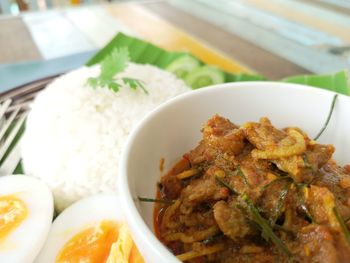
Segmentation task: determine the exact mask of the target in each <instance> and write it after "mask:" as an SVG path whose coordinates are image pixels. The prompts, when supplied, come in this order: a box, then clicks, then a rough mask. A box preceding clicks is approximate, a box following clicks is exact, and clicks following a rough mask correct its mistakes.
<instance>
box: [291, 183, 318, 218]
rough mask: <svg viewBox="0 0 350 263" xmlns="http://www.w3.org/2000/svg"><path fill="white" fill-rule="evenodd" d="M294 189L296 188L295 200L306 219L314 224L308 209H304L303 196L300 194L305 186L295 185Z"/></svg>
mask: <svg viewBox="0 0 350 263" xmlns="http://www.w3.org/2000/svg"><path fill="white" fill-rule="evenodd" d="M295 187H296V188H297V198H298V201H299V204H300V207H301V209H302V210H303V211H304V213H305V215H306V216H307V218H308V219H309V220H310V221H311V222H314V219H313V218H312V216H311V214H310V212H309V209H308V208H307V207H306V204H305V200H304V194H303V193H302V190H303V188H304V187H305V184H297V183H295Z"/></svg>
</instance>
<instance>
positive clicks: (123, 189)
mask: <svg viewBox="0 0 350 263" xmlns="http://www.w3.org/2000/svg"><path fill="white" fill-rule="evenodd" d="M252 85H254V86H265V87H266V86H271V87H275V88H288V89H298V90H302V91H303V92H308V93H310V92H311V93H314V94H315V95H328V96H330V101H331V99H332V97H333V95H335V94H338V100H339V99H340V100H345V101H347V103H350V97H348V96H346V95H343V94H339V93H336V92H334V91H330V90H325V89H322V88H317V87H312V86H308V85H303V84H294V83H287V82H277V81H245V82H229V83H223V84H217V85H212V86H208V87H205V88H202V89H197V90H192V91H190V92H186V93H184V94H181V95H178V96H176V97H175V98H172V99H170V100H168V101H166V102H164V103H162V104H161V105H159V106H158V107H156V108H155V109H153V110H152V111H150V112H149V113H147V114H146V116H145V117H144V118H142V120H141V121H140V122H139V123H138V124H137V125H136V127H134V128H133V130H132V131H131V133H130V135H129V136H128V139H127V141H126V144H125V146H124V149H123V152H122V155H121V159H120V168H119V178H118V187H119V189H118V190H119V193H120V195H119V197H120V199H121V207H122V209H123V213H124V216H125V220H126V222H127V224H128V225H129V227H130V230H131V232H132V234H133V237H134V240H136V243H137V241H139V243H142V245H143V247H142V249H139V250H140V252H141V254H142V250H143V249H147V250H148V251H150V253H152V254H156V257H157V258H159V259H162V260H166V262H169V263H179V262H181V261H179V260H178V259H177V258H176V257H175V256H174V255H173V254H172V253H171V252H170V251H169V250H168V249H167V248H166V247H165V246H164V245H163V244H162V243H161V241H160V240H159V239H158V238H157V237H156V236H155V234H154V233H153V232H152V231H151V230H150V229H149V228H148V226H147V224H146V223H145V221H144V220H143V218H142V216H141V215H140V213H139V212H138V210H137V208H136V205H135V202H136V200H134V199H133V196H132V194H131V192H130V184H129V178H128V174H127V165H126V164H127V162H128V159H129V155H130V154H129V153H130V151H131V148H132V147H133V141H134V138H135V137H136V136H137V135H138V133H139V131H140V130H142V128H143V127H144V126H145V125H146V124H147V122H148V121H149V120H150V119H152V118H153V117H155V116H156V115H157V114H158V113H159V112H161V111H163V110H165V109H166V108H168V107H169V106H170V105H173V104H176V103H177V102H178V101H181V100H183V99H185V98H189V97H193V96H197V94H201V93H211V92H213V91H214V90H223V89H227V88H230V89H240V88H249V87H251V86H252ZM261 88H263V87H261ZM139 246H140V244H139Z"/></svg>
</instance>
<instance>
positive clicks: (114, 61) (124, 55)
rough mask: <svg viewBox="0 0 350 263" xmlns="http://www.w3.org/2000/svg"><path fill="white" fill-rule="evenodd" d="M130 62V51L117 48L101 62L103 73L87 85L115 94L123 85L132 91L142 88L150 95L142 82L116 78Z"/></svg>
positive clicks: (90, 79) (89, 80) (88, 81)
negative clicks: (106, 89) (105, 89)
mask: <svg viewBox="0 0 350 263" xmlns="http://www.w3.org/2000/svg"><path fill="white" fill-rule="evenodd" d="M129 61H130V57H129V51H128V49H127V48H126V47H122V48H115V49H113V51H112V52H111V53H110V55H108V56H106V57H105V58H104V59H103V60H102V61H101V62H100V65H101V72H100V75H99V76H98V77H96V78H89V79H88V80H87V84H88V85H89V86H90V87H92V88H94V89H96V88H97V87H101V88H105V87H106V88H108V89H110V90H112V91H114V92H118V91H119V89H120V87H121V86H122V84H124V85H126V86H128V87H129V88H131V89H134V90H136V89H137V88H140V89H142V90H143V92H145V93H146V94H148V92H147V90H146V89H145V87H144V85H143V84H142V82H141V81H140V80H138V79H133V78H126V77H124V78H116V77H115V75H116V74H117V73H120V72H122V71H123V70H124V69H125V68H126V67H127V65H128V63H129Z"/></svg>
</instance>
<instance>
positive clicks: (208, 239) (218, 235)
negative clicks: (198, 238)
mask: <svg viewBox="0 0 350 263" xmlns="http://www.w3.org/2000/svg"><path fill="white" fill-rule="evenodd" d="M223 235H224V234H223V233H218V234H216V235H213V236H210V237H208V238H207V239H205V240H203V241H202V243H203V244H204V245H209V244H211V243H213V242H215V241H216V240H218V239H219V238H220V237H222V236H223Z"/></svg>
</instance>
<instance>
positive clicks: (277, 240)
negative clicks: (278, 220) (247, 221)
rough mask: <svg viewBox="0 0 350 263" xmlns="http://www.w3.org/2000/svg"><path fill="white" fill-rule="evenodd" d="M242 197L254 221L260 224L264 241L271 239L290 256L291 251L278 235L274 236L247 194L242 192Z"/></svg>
mask: <svg viewBox="0 0 350 263" xmlns="http://www.w3.org/2000/svg"><path fill="white" fill-rule="evenodd" d="M242 198H243V200H244V201H245V202H246V204H247V206H248V209H249V211H250V212H251V214H252V215H253V217H254V221H255V222H256V223H257V224H258V225H259V226H260V228H261V231H262V233H261V236H262V237H263V238H264V239H265V240H266V241H269V240H271V241H272V242H273V243H274V244H275V245H276V246H277V248H278V249H279V250H281V251H282V252H283V253H285V254H286V255H287V256H288V257H291V256H292V253H291V252H290V251H289V249H288V248H287V246H286V245H285V244H284V242H283V241H282V240H281V239H280V238H279V237H278V236H276V234H275V233H274V232H273V230H272V228H271V227H270V226H269V224H268V222H267V221H266V220H265V219H264V218H263V217H262V216H261V215H260V213H259V210H258V209H257V208H256V207H255V206H254V204H253V202H252V201H251V200H250V198H249V197H248V195H247V194H243V196H242Z"/></svg>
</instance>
